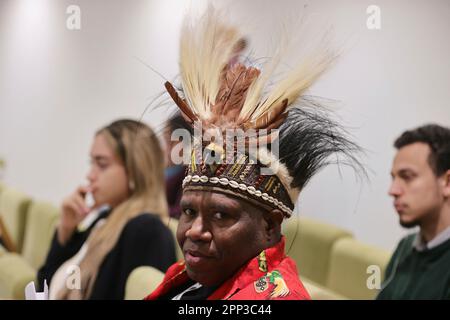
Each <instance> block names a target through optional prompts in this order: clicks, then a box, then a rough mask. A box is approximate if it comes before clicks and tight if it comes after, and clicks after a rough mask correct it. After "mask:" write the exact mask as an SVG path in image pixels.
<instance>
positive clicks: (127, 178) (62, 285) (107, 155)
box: [38, 120, 176, 299]
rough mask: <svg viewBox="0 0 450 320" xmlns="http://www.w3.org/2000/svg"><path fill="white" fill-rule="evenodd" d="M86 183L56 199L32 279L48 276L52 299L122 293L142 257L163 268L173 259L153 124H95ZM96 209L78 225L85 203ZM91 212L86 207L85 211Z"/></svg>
mask: <svg viewBox="0 0 450 320" xmlns="http://www.w3.org/2000/svg"><path fill="white" fill-rule="evenodd" d="M90 157H91V168H90V171H89V174H88V176H87V179H88V180H89V185H88V186H81V187H79V188H78V189H77V190H76V191H75V192H74V193H73V194H72V195H70V196H69V197H67V198H66V199H65V200H64V201H63V204H62V214H61V218H60V221H59V224H58V227H57V230H56V233H55V236H54V238H53V241H52V245H51V248H50V251H49V253H48V256H47V259H46V261H45V264H44V265H43V266H42V268H41V269H40V270H39V272H38V281H39V285H40V286H42V285H43V283H44V280H47V283H50V298H51V299H123V298H124V292H125V283H126V280H127V278H128V276H129V274H130V273H131V271H133V269H134V268H136V267H138V266H141V265H149V266H153V267H155V268H158V269H159V270H161V271H163V272H164V271H166V269H167V267H168V266H169V265H171V264H172V263H174V262H175V259H176V258H175V245H174V240H173V237H172V234H171V232H170V230H169V229H168V228H167V227H166V226H165V224H164V223H163V221H164V220H165V219H166V217H167V216H168V213H167V210H168V209H167V202H166V198H165V193H164V167H163V152H162V150H161V148H160V145H159V142H158V139H157V137H156V136H155V134H154V133H153V131H152V130H151V129H150V128H149V127H147V126H146V125H145V124H142V123H139V122H136V121H133V120H119V121H116V122H113V123H112V124H110V125H108V126H107V127H105V128H102V129H101V130H99V131H98V132H97V133H96V135H95V137H94V142H93V144H92V148H91V152H90ZM87 194H92V196H93V199H94V201H95V205H94V206H93V207H94V208H95V209H97V211H98V212H99V215H98V217H96V218H95V219H94V220H93V222H92V223H91V224H90V225H89V226H88V227H86V228H85V230H83V229H81V228H80V226H81V225H82V224H80V222H82V221H83V222H85V221H86V220H88V219H85V218H86V216H87V215H88V214H89V213H90V212H91V211H92V210H91V209H89V208H88V207H87V205H86V202H87V201H86V199H85V198H86V195H87ZM90 216H92V215H90Z"/></svg>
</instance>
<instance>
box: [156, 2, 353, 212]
mask: <svg viewBox="0 0 450 320" xmlns="http://www.w3.org/2000/svg"><path fill="white" fill-rule="evenodd" d="M246 45H247V41H246V39H245V38H244V37H243V35H241V34H240V33H239V30H238V29H237V28H236V27H233V26H229V25H227V24H226V23H225V22H224V21H223V19H222V18H221V16H220V14H219V13H218V12H217V11H215V10H214V9H212V8H210V9H209V10H208V11H207V13H206V14H205V15H204V16H203V17H202V18H201V19H200V20H199V21H198V22H197V23H194V24H192V23H191V22H190V21H188V20H186V21H185V22H184V25H183V28H182V32H181V42H180V76H181V90H177V89H175V88H174V86H173V85H172V84H171V83H169V82H166V84H165V87H166V89H167V91H168V93H169V94H170V96H171V97H172V99H173V100H174V102H175V103H176V105H177V106H178V107H179V109H180V110H181V112H182V115H183V117H184V118H185V120H186V121H187V122H188V123H190V124H192V126H194V127H201V130H202V131H203V132H206V131H208V130H213V131H216V132H219V134H220V135H223V136H224V135H225V131H226V130H230V129H240V130H242V131H244V132H245V131H249V130H253V132H255V134H253V136H251V135H250V136H246V137H245V139H244V140H245V145H246V146H248V144H249V139H250V138H256V144H257V145H261V141H266V142H267V143H268V147H267V148H259V150H258V152H257V156H258V157H257V159H256V160H255V159H254V158H253V157H252V156H251V155H250V154H249V153H248V152H240V151H239V150H237V148H234V149H233V150H235V151H234V153H233V154H231V156H230V155H229V154H227V155H225V152H224V150H223V148H222V147H217V146H216V143H214V142H210V143H208V144H201V150H198V149H194V150H193V151H192V156H191V164H190V165H189V166H188V174H187V176H186V178H185V180H184V183H183V187H184V188H185V189H187V188H189V189H202V190H214V191H217V192H225V193H230V194H233V195H234V196H239V197H243V198H245V199H246V200H248V201H251V202H253V203H255V204H257V205H260V206H263V207H266V208H268V209H273V208H277V209H280V210H282V211H283V212H284V214H285V215H286V216H290V214H291V213H292V209H293V207H294V203H295V201H296V199H297V197H298V194H299V192H300V190H301V189H302V188H303V187H304V185H305V184H306V182H307V181H308V180H309V178H310V177H311V176H312V175H313V174H314V173H315V172H316V171H317V170H318V169H320V167H322V166H323V165H325V164H326V163H327V162H326V159H327V158H328V156H329V155H331V154H333V153H335V152H336V153H343V154H344V155H346V156H349V157H350V159H351V160H356V158H355V157H352V153H351V152H352V151H354V150H356V149H358V147H357V146H356V145H355V144H353V143H352V142H351V141H350V140H348V139H347V138H346V137H345V136H344V135H342V134H341V132H340V131H339V130H338V129H339V126H338V125H337V124H335V123H334V122H332V121H331V120H329V119H328V118H327V117H322V118H321V117H319V115H318V114H317V113H316V112H315V110H314V109H313V108H312V109H311V110H310V111H309V112H307V111H302V109H301V104H298V102H299V101H301V100H303V98H302V96H303V94H304V93H305V91H306V90H307V89H308V88H309V87H310V86H311V85H312V84H313V83H314V82H315V80H316V79H318V78H319V76H320V75H321V74H322V73H323V72H324V71H326V70H327V68H328V67H329V66H330V65H331V63H332V62H333V61H334V59H335V57H336V55H335V54H333V53H332V52H331V51H329V50H327V49H326V47H324V46H319V47H318V48H317V50H316V51H313V52H310V54H309V55H307V56H305V57H302V59H301V61H299V63H298V65H297V66H296V67H295V68H293V70H291V71H290V72H288V73H285V75H284V77H283V78H282V79H281V80H280V81H279V82H277V83H276V84H274V85H272V84H271V86H270V90H268V87H269V83H271V81H272V80H273V79H272V78H273V75H274V73H275V71H276V70H277V66H278V64H279V62H280V61H281V58H282V57H281V54H282V51H283V50H280V52H279V53H278V54H277V55H276V56H275V57H274V58H273V59H271V60H270V61H269V63H267V64H266V65H265V66H264V67H263V68H262V69H261V70H259V69H258V68H256V67H254V66H247V65H245V64H243V63H241V62H240V61H239V55H240V54H241V53H242V51H243V49H244V48H245V47H246ZM296 109H297V111H294V112H290V111H293V110H296ZM291 114H292V115H291ZM288 115H289V116H288ZM322 121H323V122H322ZM280 126H281V129H282V130H281V132H276V133H277V134H275V135H274V134H272V133H271V130H273V129H278V128H280ZM278 138H279V139H278ZM224 141H225V144H227V143H228V144H230V143H231V144H236V142H235V140H231V141H230V140H227V139H224ZM274 142H277V143H279V151H280V152H279V154H274V152H272V151H273V148H272V145H273V144H274ZM204 151H208V152H210V154H212V155H213V156H214V155H215V156H217V153H218V154H219V155H220V156H219V157H218V158H217V157H216V159H219V160H218V161H216V163H213V164H211V163H207V162H206V161H205V160H204V157H203V158H202V156H203V155H204ZM199 159H203V160H200V161H199ZM266 166H267V167H270V168H274V170H273V171H272V174H262V173H261V169H262V168H264V167H266Z"/></svg>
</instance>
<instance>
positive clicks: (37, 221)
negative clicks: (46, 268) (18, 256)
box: [22, 201, 59, 269]
mask: <svg viewBox="0 0 450 320" xmlns="http://www.w3.org/2000/svg"><path fill="white" fill-rule="evenodd" d="M58 217H59V209H58V208H57V207H55V206H53V205H52V204H50V203H47V202H41V201H35V202H33V203H32V204H31V205H30V208H29V210H28V216H27V223H26V226H25V235H24V241H23V247H22V256H23V257H24V258H25V259H26V260H27V261H28V262H29V263H30V265H31V266H32V267H33V268H35V269H38V268H39V267H40V266H41V265H42V264H43V263H44V260H45V258H46V256H47V253H48V250H49V248H50V243H51V240H52V237H53V235H54V232H55V226H56V223H57V220H58Z"/></svg>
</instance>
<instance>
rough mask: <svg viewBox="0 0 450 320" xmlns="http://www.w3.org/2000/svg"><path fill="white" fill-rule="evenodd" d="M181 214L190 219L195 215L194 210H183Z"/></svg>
mask: <svg viewBox="0 0 450 320" xmlns="http://www.w3.org/2000/svg"><path fill="white" fill-rule="evenodd" d="M183 213H184V214H185V215H186V216H188V217H192V216H193V215H194V214H195V212H194V210H192V209H184V210H183Z"/></svg>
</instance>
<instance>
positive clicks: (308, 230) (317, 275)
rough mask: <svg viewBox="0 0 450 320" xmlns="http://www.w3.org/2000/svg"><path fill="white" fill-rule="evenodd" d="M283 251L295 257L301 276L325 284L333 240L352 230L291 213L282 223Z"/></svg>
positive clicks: (347, 234)
mask: <svg viewBox="0 0 450 320" xmlns="http://www.w3.org/2000/svg"><path fill="white" fill-rule="evenodd" d="M283 233H284V234H285V236H286V253H287V255H288V256H290V257H291V258H292V259H294V260H295V262H296V264H297V268H298V272H299V274H300V277H301V278H302V279H304V278H305V279H307V280H309V281H310V282H313V283H316V284H318V285H321V286H326V283H327V279H328V271H329V270H328V269H329V264H330V257H331V250H332V248H333V245H334V243H335V242H336V240H338V239H341V238H346V237H351V236H352V235H351V233H349V232H348V231H346V230H344V229H341V228H338V227H336V226H333V225H330V224H326V223H323V222H320V221H317V220H314V219H311V218H305V217H301V218H296V217H292V218H290V219H289V220H287V221H286V222H285V223H284V224H283Z"/></svg>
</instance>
